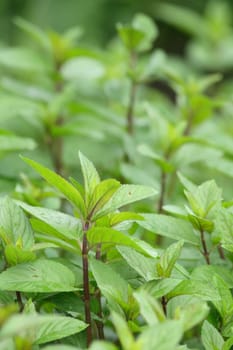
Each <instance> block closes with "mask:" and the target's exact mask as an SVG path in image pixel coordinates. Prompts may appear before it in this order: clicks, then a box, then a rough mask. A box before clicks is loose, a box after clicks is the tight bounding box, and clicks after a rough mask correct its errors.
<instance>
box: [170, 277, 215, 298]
mask: <svg viewBox="0 0 233 350" xmlns="http://www.w3.org/2000/svg"><path fill="white" fill-rule="evenodd" d="M178 295H193V296H196V297H199V298H201V299H202V300H211V301H215V300H219V299H220V297H219V293H218V292H217V291H216V289H215V288H214V286H213V285H212V286H211V285H208V284H206V283H204V282H202V281H200V280H194V279H188V280H183V281H182V282H180V283H179V284H178V285H177V286H176V287H175V288H174V289H173V290H172V291H171V292H170V293H169V294H168V298H169V299H170V298H174V297H176V296H178Z"/></svg>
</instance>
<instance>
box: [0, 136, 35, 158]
mask: <svg viewBox="0 0 233 350" xmlns="http://www.w3.org/2000/svg"><path fill="white" fill-rule="evenodd" d="M35 148H36V142H35V141H34V140H33V139H30V138H27V137H20V136H14V135H7V136H6V135H0V154H1V153H3V152H4V153H6V152H16V151H21V150H29V151H31V150H33V149H35Z"/></svg>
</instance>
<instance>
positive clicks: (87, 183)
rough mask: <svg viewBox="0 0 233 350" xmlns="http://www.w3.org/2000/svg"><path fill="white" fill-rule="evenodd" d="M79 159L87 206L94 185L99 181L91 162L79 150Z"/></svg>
mask: <svg viewBox="0 0 233 350" xmlns="http://www.w3.org/2000/svg"><path fill="white" fill-rule="evenodd" d="M79 159H80V164H81V169H82V174H83V178H84V188H85V201H86V206H87V207H88V205H89V202H90V199H91V197H92V195H93V192H94V190H95V188H96V186H97V185H98V184H99V183H100V177H99V174H98V172H97V170H96V168H95V167H94V165H93V163H92V162H91V161H90V160H89V159H88V158H86V157H85V156H84V155H83V154H82V153H81V152H79Z"/></svg>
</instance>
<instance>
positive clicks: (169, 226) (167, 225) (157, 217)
mask: <svg viewBox="0 0 233 350" xmlns="http://www.w3.org/2000/svg"><path fill="white" fill-rule="evenodd" d="M140 215H142V216H143V217H144V220H143V221H138V224H139V225H140V226H142V227H144V228H145V229H147V230H149V231H151V232H153V233H156V234H158V235H161V236H165V237H169V238H172V239H175V240H184V241H185V242H188V243H191V244H194V245H199V244H200V240H199V237H198V236H197V235H196V234H195V233H194V231H193V228H192V225H191V224H190V223H189V222H187V221H185V220H181V219H177V218H173V217H170V216H168V215H161V214H140Z"/></svg>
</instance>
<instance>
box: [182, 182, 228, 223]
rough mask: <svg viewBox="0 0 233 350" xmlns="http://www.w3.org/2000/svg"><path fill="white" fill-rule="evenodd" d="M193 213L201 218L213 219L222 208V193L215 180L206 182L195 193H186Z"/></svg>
mask: <svg viewBox="0 0 233 350" xmlns="http://www.w3.org/2000/svg"><path fill="white" fill-rule="evenodd" d="M185 195H186V197H187V199H188V201H189V204H190V207H191V209H192V211H193V213H194V214H195V215H197V216H199V217H200V218H206V219H213V218H214V217H215V213H216V211H217V210H218V209H220V207H221V200H222V191H221V189H220V188H219V187H218V186H217V185H216V182H215V181H214V180H210V181H206V182H204V183H203V184H201V185H200V186H198V187H197V188H196V189H195V190H194V191H192V192H189V191H185Z"/></svg>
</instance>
